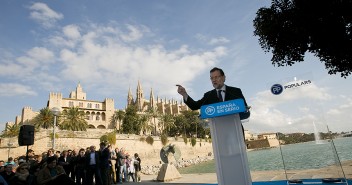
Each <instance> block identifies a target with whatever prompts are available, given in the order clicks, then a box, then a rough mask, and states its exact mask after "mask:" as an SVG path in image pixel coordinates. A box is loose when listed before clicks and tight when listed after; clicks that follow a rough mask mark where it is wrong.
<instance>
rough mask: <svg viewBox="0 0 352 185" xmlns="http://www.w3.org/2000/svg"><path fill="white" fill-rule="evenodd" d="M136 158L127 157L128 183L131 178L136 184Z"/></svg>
mask: <svg viewBox="0 0 352 185" xmlns="http://www.w3.org/2000/svg"><path fill="white" fill-rule="evenodd" d="M134 161H135V160H134V158H133V157H132V158H131V157H130V156H127V158H126V167H127V182H128V181H130V177H132V181H133V182H136V179H135V178H134V176H135V175H134V174H135V172H136V170H135V169H134V165H133V164H134Z"/></svg>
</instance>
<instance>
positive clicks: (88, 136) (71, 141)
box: [0, 129, 213, 165]
mask: <svg viewBox="0 0 352 185" xmlns="http://www.w3.org/2000/svg"><path fill="white" fill-rule="evenodd" d="M111 131H112V130H108V129H104V130H99V129H90V130H88V131H86V132H72V131H71V132H69V131H58V132H57V134H58V135H59V138H57V139H56V140H55V146H56V147H55V149H56V150H60V151H62V150H67V149H80V148H86V147H89V146H91V145H95V146H96V147H99V138H100V137H101V136H102V135H104V134H107V133H109V132H111ZM50 133H52V130H42V131H40V132H36V133H35V141H34V145H31V146H29V147H28V148H29V149H33V150H34V151H35V153H36V154H40V153H42V152H45V151H47V150H48V149H49V148H51V147H52V140H51V139H50V138H49V135H50ZM140 138H141V136H137V135H127V134H117V135H116V139H117V141H116V145H115V146H114V147H118V148H120V147H124V148H125V149H126V151H127V152H128V153H130V154H132V155H133V154H134V153H138V154H139V155H140V157H141V159H142V160H143V164H144V165H159V164H160V163H161V159H160V149H161V148H162V144H161V141H160V138H159V137H153V138H154V143H153V145H150V144H148V143H146V142H145V141H144V142H142V141H140ZM9 142H10V143H13V146H12V147H11V148H10V156H12V157H17V156H21V155H25V153H26V151H27V147H26V146H18V140H17V137H16V138H5V139H1V143H0V159H2V160H7V156H8V152H9V148H8V146H7V143H9ZM169 143H171V144H175V145H176V146H177V147H179V149H180V151H181V158H182V159H183V160H190V159H196V158H199V157H206V156H208V155H209V154H212V153H213V148H212V143H211V142H206V141H205V140H204V139H203V140H202V141H200V140H199V139H198V140H197V143H196V145H195V146H194V147H192V146H191V144H190V142H188V143H187V144H185V143H184V141H183V138H178V139H175V138H169Z"/></svg>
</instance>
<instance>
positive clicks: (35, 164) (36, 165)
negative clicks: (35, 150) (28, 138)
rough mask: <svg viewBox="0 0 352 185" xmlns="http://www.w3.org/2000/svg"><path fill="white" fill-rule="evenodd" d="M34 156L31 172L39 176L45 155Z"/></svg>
mask: <svg viewBox="0 0 352 185" xmlns="http://www.w3.org/2000/svg"><path fill="white" fill-rule="evenodd" d="M34 158H35V161H34V162H33V163H30V168H29V173H30V174H33V175H34V176H37V175H38V172H39V171H40V170H41V169H42V166H43V163H44V161H43V160H42V159H43V156H41V155H36V156H35V157H34Z"/></svg>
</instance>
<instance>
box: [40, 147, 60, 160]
mask: <svg viewBox="0 0 352 185" xmlns="http://www.w3.org/2000/svg"><path fill="white" fill-rule="evenodd" d="M49 157H55V158H56V159H57V157H56V155H55V151H54V149H52V148H50V149H49V150H48V151H47V152H46V153H45V156H43V160H44V162H46V160H47V159H48V158H49Z"/></svg>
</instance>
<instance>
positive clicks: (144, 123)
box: [138, 114, 153, 134]
mask: <svg viewBox="0 0 352 185" xmlns="http://www.w3.org/2000/svg"><path fill="white" fill-rule="evenodd" d="M149 119H150V118H149V116H148V115H146V114H144V115H140V116H139V119H138V121H139V126H140V127H141V130H142V131H143V134H145V133H148V132H149V131H151V130H152V129H153V125H151V124H149Z"/></svg>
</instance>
